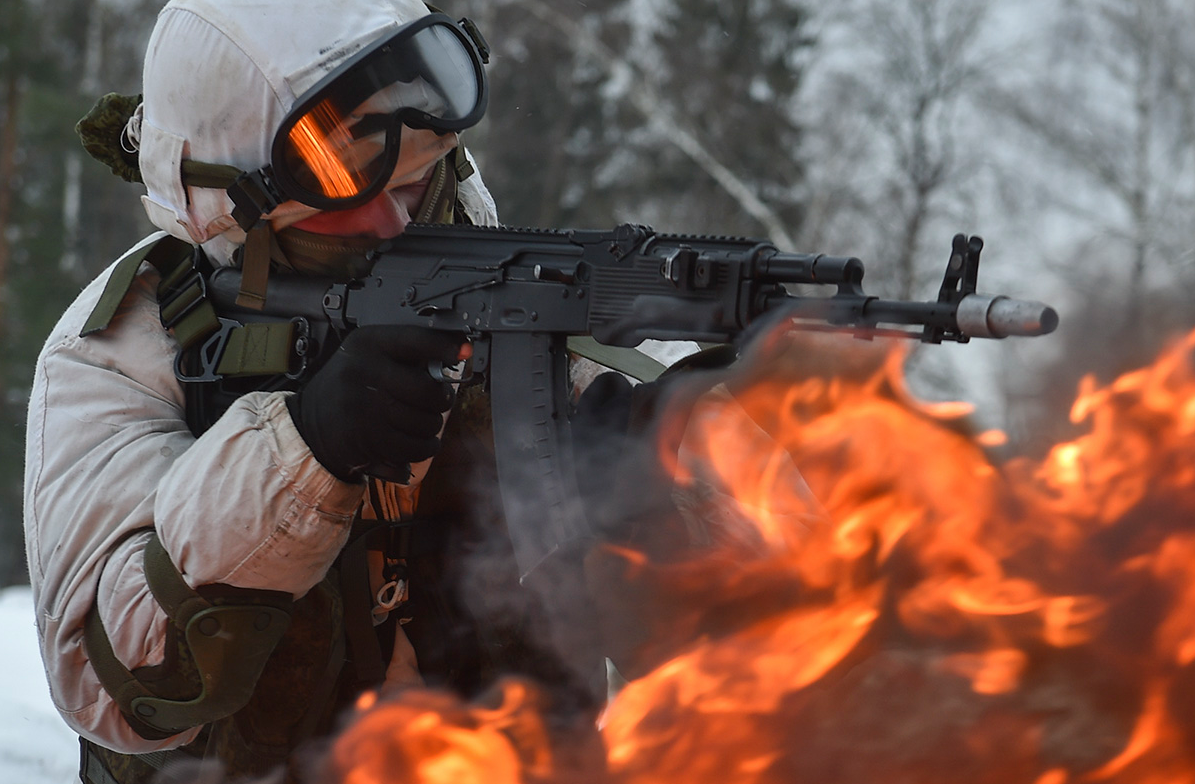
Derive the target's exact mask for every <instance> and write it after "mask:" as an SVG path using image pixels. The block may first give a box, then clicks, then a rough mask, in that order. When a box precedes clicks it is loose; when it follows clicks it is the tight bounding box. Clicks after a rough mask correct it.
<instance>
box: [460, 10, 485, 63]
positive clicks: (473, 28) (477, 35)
mask: <svg viewBox="0 0 1195 784" xmlns="http://www.w3.org/2000/svg"><path fill="white" fill-rule="evenodd" d="M457 24H459V25H460V26H461V29H462V30H464V31H465V35H467V36H469V38H471V39H472V40H473V45H474V46H476V47H477V56H478V57H480V58H481V64H482V65H489V64H490V44H489V42H488V41H486V40H485V36H483V35H482V34H481V30H479V29H478V28H477V24H476V23H475V22H474V21H473V20H472V19H470V18H469V17H467V16H466V17H463V18H462V19H461V20H460V21H459V22H457Z"/></svg>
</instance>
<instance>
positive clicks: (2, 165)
mask: <svg viewBox="0 0 1195 784" xmlns="http://www.w3.org/2000/svg"><path fill="white" fill-rule="evenodd" d="M20 109H21V82H20V76H19V74H18V73H17V69H15V68H11V69H7V73H6V74H5V75H4V115H3V124H2V125H0V344H2V343H3V339H4V334H5V331H6V330H5V319H6V318H7V317H8V270H9V263H10V260H11V258H12V247H11V245H10V243H9V239H8V237H9V227H10V226H11V225H12V204H13V181H14V180H15V177H16V169H17V123H18V120H19V118H20Z"/></svg>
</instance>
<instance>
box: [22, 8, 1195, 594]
mask: <svg viewBox="0 0 1195 784" xmlns="http://www.w3.org/2000/svg"><path fill="white" fill-rule="evenodd" d="M439 4H440V5H441V7H445V8H446V10H447V11H448V12H449V13H451V14H452V15H454V16H470V17H471V18H473V19H474V20H475V21H476V22H477V24H478V26H479V27H480V28H481V29H482V30H483V31H484V33H485V35H486V37H487V38H488V40H489V42H490V44H491V46H492V47H493V50H494V52H493V57H492V61H491V63H490V65H489V68H488V71H489V75H490V78H491V85H492V95H491V103H490V111H489V115H488V117H487V118H486V119H485V120H484V121H483V122H482V123H481V124H480V125H479V126H478V127H477V128H475V129H472V130H470V131H469V132H468V133H467V134H466V135H465V142H466V144H467V145H468V146H469V148H470V150H472V151H473V153H474V154H475V155H476V157H477V158H478V159H479V162H480V164H481V170H482V172H483V173H484V175H485V178H486V182H487V183H488V185H489V187H490V188H491V190H492V191H493V193H494V195H495V197H496V199H497V202H498V205H499V212H500V216H501V218H502V220H503V222H505V223H507V224H509V225H525V226H542V227H564V226H567V227H585V228H609V227H611V226H613V225H615V224H617V223H621V222H626V221H631V222H636V223H646V224H650V225H653V226H654V227H656V228H657V229H660V230H663V231H670V232H691V233H717V234H736V235H746V236H763V237H768V238H770V239H772V240H773V241H775V242H776V243H777V244H778V245H779V246H781V247H782V248H783V249H785V250H799V251H806V252H813V251H818V252H825V253H832V254H838V255H856V256H859V257H860V258H862V259H863V260H864V262H865V263H866V265H867V279H866V282H865V283H866V288H867V289H868V291H869V293H873V294H878V295H882V296H889V297H902V298H916V299H930V298H933V297H934V296H935V294H936V291H937V286H938V283H939V281H940V277H941V274H942V271H943V269H944V265H945V262H946V259H947V256H948V252H949V248H950V238H951V237H952V236H953V235H954V234H955V233H957V232H960V231H961V232H966V233H969V234H970V233H974V234H980V235H982V236H983V237H984V238H985V240H986V243H987V245H986V248H985V251H984V263H983V265H982V268H981V276H980V284H981V289H982V290H984V291H988V292H991V293H997V292H999V293H1007V294H1010V295H1012V296H1017V297H1021V298H1025V299H1040V300H1043V301H1046V302H1049V303H1050V304H1052V305H1054V306H1055V307H1056V308H1057V309H1058V311H1059V313H1060V314H1061V317H1062V325H1061V327H1060V328H1059V330H1058V332H1057V333H1055V334H1054V335H1052V336H1050V337H1048V338H1041V339H1037V340H1033V341H1016V340H1012V341H1003V342H999V343H995V342H991V343H987V344H985V345H980V344H978V343H972V344H969V345H965V346H949V347H946V346H943V347H929V348H926V349H923V350H917V351H915V352H914V353H913V355H912V357H911V360H910V364H909V374H910V381H911V383H912V385H913V388H914V390H915V391H917V392H918V393H919V394H921V395H922V396H925V397H932V398H936V399H961V400H967V401H969V402H973V403H974V404H975V405H976V407H977V413H976V419H977V420H979V421H980V423H981V424H982V425H983V426H984V427H995V428H1000V429H1002V430H1003V431H1004V432H1005V433H1006V434H1007V436H1008V446H1007V447H1006V449H1007V451H1008V452H1009V453H1016V454H1034V453H1040V452H1041V451H1042V450H1044V449H1046V448H1048V447H1049V446H1050V445H1051V444H1053V443H1055V442H1056V441H1058V440H1059V439H1061V438H1064V437H1066V436H1067V435H1069V434H1070V432H1071V431H1070V429H1071V428H1072V425H1071V424H1070V423H1069V420H1068V416H1067V415H1068V410H1069V408H1070V404H1071V401H1072V400H1073V398H1074V394H1075V390H1076V387H1077V384H1078V382H1079V379H1080V377H1081V376H1082V375H1084V374H1094V375H1095V376H1096V377H1097V378H1098V379H1100V380H1108V379H1110V378H1111V377H1113V376H1114V375H1115V374H1118V373H1120V372H1123V371H1125V370H1128V369H1131V368H1134V367H1138V366H1141V365H1143V364H1146V363H1148V362H1149V361H1150V360H1151V359H1152V357H1153V356H1154V355H1155V353H1156V352H1157V350H1158V349H1159V348H1160V347H1161V346H1162V345H1163V344H1164V342H1165V341H1166V340H1168V339H1169V338H1171V337H1173V336H1175V335H1176V334H1179V333H1181V332H1184V331H1186V330H1187V329H1189V328H1190V327H1191V326H1192V325H1195V309H1193V308H1192V307H1191V305H1190V302H1191V297H1192V293H1193V292H1195V264H1193V262H1195V242H1193V240H1195V236H1193V235H1195V222H1193V221H1192V219H1191V218H1192V215H1195V212H1193V209H1195V36H1192V35H1190V31H1191V30H1193V29H1195V4H1191V3H1190V2H1189V0H1053V2H1049V3H1041V2H1031V1H1030V0H989V1H988V2H983V3H977V2H974V0H835V1H833V2H813V1H812V0H809V2H804V1H802V0H736V2H726V0H585V2H580V0H575V1H574V0H441V2H440V3H439ZM162 5H163V2H162V0H153V1H150V0H0V391H2V393H3V394H2V395H0V586H3V585H11V584H20V583H24V582H26V580H27V576H26V572H25V563H24V548H23V544H22V534H21V488H22V465H23V455H24V435H25V411H26V405H27V401H28V394H29V387H30V383H31V377H32V372H33V364H34V361H35V359H36V356H37V352H38V350H39V349H40V347H41V344H42V342H43V341H44V339H45V336H46V335H47V334H48V332H49V330H50V328H51V327H52V325H53V323H54V322H55V320H56V319H57V318H58V316H59V314H60V313H61V312H62V310H63V309H64V308H65V307H66V305H67V304H68V303H69V302H70V300H71V299H72V298H73V297H74V296H75V295H76V294H77V292H78V291H79V290H80V289H81V288H82V286H83V285H85V283H86V282H87V281H89V280H90V279H91V278H92V277H94V276H95V275H96V274H97V273H99V272H100V271H101V270H102V269H104V267H106V266H107V265H108V264H109V263H110V262H111V261H112V260H113V259H115V258H116V257H117V256H119V255H120V254H121V253H122V252H123V251H124V250H125V249H127V248H128V247H129V246H130V245H132V244H133V243H134V242H135V241H136V240H137V239H138V238H140V237H141V236H143V235H144V234H145V233H147V232H149V231H150V230H151V229H152V227H151V226H150V224H149V223H148V221H147V220H146V218H145V216H144V213H143V211H142V209H141V207H140V204H139V196H140V194H141V189H140V188H139V187H138V186H133V185H130V184H128V183H125V182H122V181H121V180H119V179H117V178H116V177H114V176H113V175H112V174H110V173H109V172H108V170H107V169H106V168H105V167H104V166H102V165H101V164H99V163H97V162H95V161H93V160H91V159H90V158H88V157H87V155H86V153H84V152H83V150H82V148H81V146H80V145H79V142H78V139H77V137H76V136H75V134H74V130H73V128H74V124H75V122H76V120H77V119H78V118H79V117H81V116H82V115H83V114H84V113H85V112H86V111H87V110H88V108H90V106H91V105H92V103H93V102H94V101H95V99H96V98H97V97H99V96H100V95H102V94H103V93H106V92H123V93H130V94H135V93H137V92H139V91H140V86H139V85H140V64H141V60H142V56H143V53H144V48H145V43H146V40H147V38H148V35H149V31H150V29H151V27H152V25H153V21H154V17H155V15H156V13H157V11H158V10H159V9H160V8H161V6H162ZM844 340H847V338H844Z"/></svg>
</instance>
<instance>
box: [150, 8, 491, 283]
mask: <svg viewBox="0 0 1195 784" xmlns="http://www.w3.org/2000/svg"><path fill="white" fill-rule="evenodd" d="M428 13H429V11H428V8H427V6H425V5H424V4H423V3H422V2H418V0H338V1H337V2H328V0H171V2H169V3H167V5H166V7H165V8H163V9H162V11H161V13H160V14H159V15H158V20H157V24H156V26H155V27H154V31H153V34H152V36H151V37H150V41H149V47H148V50H147V52H146V56H145V71H144V75H143V86H142V90H143V93H144V102H143V104H142V106H141V107H140V108H139V109H138V112H137V114H136V115H135V116H134V117H133V119H132V120H131V121H130V123H129V129H128V131H129V137H130V138H131V139H133V140H134V143H136V144H139V146H140V152H139V162H140V167H141V174H142V177H143V178H144V180H145V186H146V190H147V193H146V195H145V196H144V197H142V201H143V203H144V205H145V210H146V213H147V214H148V215H149V219H150V221H152V222H153V223H154V225H156V226H158V227H159V228H161V229H162V230H164V231H166V232H169V233H170V234H172V235H174V236H176V237H179V238H180V239H184V240H187V241H190V242H196V243H203V244H204V247H205V249H207V250H208V251H209V253H210V254H211V255H213V256H214V257H215V258H216V259H218V260H220V261H227V259H228V257H229V256H230V255H231V252H232V250H233V249H235V247H236V246H237V245H239V244H241V243H242V242H243V241H244V233H243V232H242V231H241V229H240V228H239V227H238V226H237V225H236V222H235V221H234V220H233V219H232V216H231V212H232V206H233V205H232V201H231V200H230V199H229V198H228V196H227V195H226V194H225V193H224V191H223V190H220V189H215V188H194V187H192V188H186V187H184V186H183V184H182V179H181V162H182V160H184V159H191V160H196V161H203V162H205V163H218V164H231V165H233V166H236V167H237V168H239V169H241V170H242V171H252V170H254V169H257V168H259V167H261V166H264V165H266V164H267V163H268V162H269V158H270V146H271V143H272V141H273V138H274V132H275V131H276V130H277V128H278V126H279V125H280V124H281V122H282V119H283V117H284V116H285V115H286V112H287V111H288V110H289V109H290V107H291V106H292V105H293V104H294V102H295V100H296V98H297V97H298V96H299V95H301V94H302V93H303V92H304V91H306V90H307V89H308V88H310V87H311V86H313V85H314V84H315V83H316V82H317V81H319V79H320V78H321V77H323V76H324V75H325V74H326V73H328V72H329V71H331V70H332V69H334V68H335V67H336V66H337V65H338V64H340V63H341V62H342V61H343V60H344V59H345V58H347V57H349V56H350V55H352V54H353V53H354V52H356V51H358V50H359V49H360V48H362V47H363V46H365V45H366V44H368V43H370V42H371V41H373V40H376V39H377V38H379V37H381V36H382V35H383V34H385V33H387V32H389V31H391V30H393V29H395V28H397V27H399V26H401V25H403V24H406V23H407V22H410V21H413V20H414V19H417V18H419V17H421V16H424V15H426V14H428ZM404 131H405V132H404V135H403V155H402V162H401V163H400V167H399V171H397V172H396V177H395V179H393V180H392V181H391V182H392V184H394V185H398V184H403V183H405V182H413V181H416V180H418V179H419V178H420V177H421V176H422V175H423V173H424V172H425V171H426V169H427V167H428V165H429V164H430V163H431V162H434V161H435V160H437V159H439V158H440V157H442V156H443V155H444V154H446V153H447V152H448V151H449V150H451V149H452V148H453V147H455V146H456V144H457V139H456V137H455V135H453V134H449V135H446V136H437V135H436V134H434V133H432V132H430V131H424V132H416V133H413V134H412V133H410V129H404ZM409 137H410V138H409ZM474 179H476V180H477V181H476V182H472V180H474ZM468 186H469V187H468V188H464V187H462V198H464V199H465V200H466V202H467V204H466V210H467V212H469V213H471V214H470V217H471V218H473V219H474V222H476V223H486V224H489V223H494V222H495V221H496V216H494V215H493V201H492V199H491V198H490V197H489V193H488V192H487V191H486V190H485V186H484V185H483V184H482V183H481V180H480V177H478V176H475V177H473V178H470V182H469V183H468ZM470 207H471V209H470ZM313 212H315V210H312V209H311V208H309V207H305V206H303V205H300V204H297V203H294V202H288V203H286V204H283V205H282V206H280V207H279V208H278V209H277V210H275V211H274V212H273V213H271V217H272V218H277V219H279V220H281V221H283V222H293V221H294V220H298V219H300V218H302V217H305V216H306V215H310V214H312V213H313Z"/></svg>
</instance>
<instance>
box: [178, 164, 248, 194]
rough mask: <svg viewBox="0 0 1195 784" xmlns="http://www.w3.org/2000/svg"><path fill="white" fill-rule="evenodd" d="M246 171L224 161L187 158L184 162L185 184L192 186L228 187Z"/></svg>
mask: <svg viewBox="0 0 1195 784" xmlns="http://www.w3.org/2000/svg"><path fill="white" fill-rule="evenodd" d="M242 174H244V172H242V171H241V170H240V169H238V168H237V167H235V166H229V165H227V164H223V163H204V162H203V161H192V160H185V161H183V163H182V180H183V184H184V185H187V186H189V187H192V188H221V189H223V188H228V187H229V186H231V185H232V184H233V183H234V182H236V181H237V178H238V177H240V176H241V175H242Z"/></svg>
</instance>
